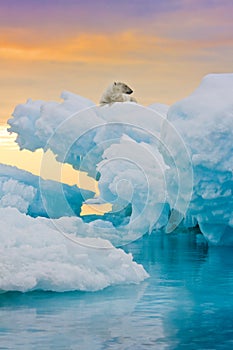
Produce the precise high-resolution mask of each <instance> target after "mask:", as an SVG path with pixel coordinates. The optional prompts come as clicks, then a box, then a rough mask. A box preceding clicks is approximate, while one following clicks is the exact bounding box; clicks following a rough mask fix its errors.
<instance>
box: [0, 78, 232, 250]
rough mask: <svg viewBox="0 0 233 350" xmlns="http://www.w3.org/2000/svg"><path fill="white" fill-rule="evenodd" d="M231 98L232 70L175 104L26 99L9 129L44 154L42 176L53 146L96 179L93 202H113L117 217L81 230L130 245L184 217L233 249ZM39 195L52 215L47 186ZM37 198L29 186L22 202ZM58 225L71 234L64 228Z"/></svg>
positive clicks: (58, 154) (74, 98)
mask: <svg viewBox="0 0 233 350" xmlns="http://www.w3.org/2000/svg"><path fill="white" fill-rule="evenodd" d="M232 96H233V74H216V75H209V76H207V77H205V78H204V79H203V81H202V83H201V85H200V87H199V88H198V89H197V90H196V91H194V93H193V94H192V95H191V96H189V97H187V98H186V99H184V100H182V101H180V102H177V103H176V104H174V105H173V106H171V107H170V108H168V106H165V105H161V104H153V105H151V106H149V107H147V108H145V107H143V106H140V105H137V104H135V103H115V104H113V105H111V106H108V105H107V106H104V107H101V106H95V105H94V104H93V103H92V102H91V101H89V100H86V99H84V98H82V97H79V96H76V95H74V94H71V93H68V92H65V93H63V94H62V97H63V99H64V102H62V103H56V102H43V101H31V100H28V101H27V103H26V104H22V105H19V106H17V107H16V109H15V111H14V114H13V118H12V119H10V120H9V125H10V131H12V132H16V133H17V135H18V136H17V142H18V144H19V145H20V147H21V148H22V149H23V148H27V149H30V150H35V149H37V148H43V149H44V150H45V155H44V157H43V161H42V167H41V176H42V177H43V171H44V170H45V169H47V168H48V167H47V165H48V162H49V157H47V152H46V151H47V150H51V151H52V152H53V153H54V154H55V155H56V157H57V159H58V160H59V161H60V162H62V163H63V162H66V163H70V164H71V165H72V166H73V167H74V168H76V169H81V170H84V171H86V172H88V173H89V174H90V175H91V176H93V177H95V178H96V179H98V181H99V189H100V195H99V198H97V199H95V201H97V202H100V203H104V202H110V203H112V208H113V213H112V214H110V215H109V217H108V218H107V220H109V221H106V217H105V221H104V220H101V218H98V220H96V221H93V222H90V223H88V224H85V225H87V226H85V229H83V230H79V231H80V232H83V233H80V234H79V235H78V236H84V235H85V232H86V235H87V236H88V237H89V238H91V237H92V238H93V237H101V238H104V239H109V240H110V241H111V242H112V243H113V244H114V245H122V244H125V243H127V242H129V241H130V240H133V239H136V238H138V237H140V236H141V235H143V234H144V233H146V232H151V231H152V230H154V229H160V228H165V229H166V231H167V232H171V231H172V230H173V229H174V228H175V227H177V225H179V224H180V223H181V221H182V222H183V225H185V226H187V227H193V226H195V225H197V224H198V225H199V227H200V229H201V231H202V233H203V234H204V236H205V237H206V238H207V240H208V241H209V242H210V243H212V244H216V245H221V244H229V245H230V244H233V234H232V233H233V217H232V212H233V210H232V209H233V196H232V188H233V180H232V172H233V169H232V168H233V152H232V151H233V146H232V145H233V143H232V136H233V132H232V130H233V107H232V106H233V97H232ZM58 190H59V191H60V192H61V188H58ZM40 191H41V196H42V197H43V199H44V203H45V210H46V212H47V216H48V217H50V216H52V214H53V207H52V205H51V204H50V202H49V200H48V198H49V192H48V191H47V188H46V184H45V183H41V186H40ZM32 196H33V189H30V190H28V193H27V198H23V200H24V201H25V202H27V201H30V200H31V197H32ZM63 197H66V196H64V193H62V194H61V196H60V199H61V201H63V203H64V206H65V204H66V198H63ZM83 198H84V201H87V202H88V199H89V198H90V197H89V198H88V196H86V194H85V193H84V195H83ZM89 200H90V199H89ZM7 202H9V198H8V199H7V198H5V203H7ZM3 206H6V205H5V204H4V203H3ZM25 206H26V204H25ZM61 207H63V205H61ZM64 215H66V214H64ZM111 215H112V216H111ZM124 215H126V220H124ZM76 219H78V218H76ZM59 220H60V219H59ZM70 220H74V221H72V222H75V218H72V219H70ZM78 220H79V219H78ZM113 220H114V224H113ZM58 222H61V221H58ZM59 225H60V224H59ZM75 225H78V226H79V224H77V222H76V223H75ZM59 229H60V230H61V231H62V230H64V228H63V226H62V225H61V227H60V228H59Z"/></svg>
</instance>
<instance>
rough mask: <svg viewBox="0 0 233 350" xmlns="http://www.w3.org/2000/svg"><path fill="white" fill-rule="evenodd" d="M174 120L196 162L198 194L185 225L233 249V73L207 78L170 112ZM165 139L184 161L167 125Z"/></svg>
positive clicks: (171, 118)
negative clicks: (232, 246)
mask: <svg viewBox="0 0 233 350" xmlns="http://www.w3.org/2000/svg"><path fill="white" fill-rule="evenodd" d="M168 121H169V123H171V124H172V125H173V126H174V127H175V128H176V130H177V131H178V132H179V133H180V135H181V137H182V139H183V140H184V143H185V145H186V147H187V149H188V151H189V153H190V155H191V160H192V167H193V174H194V177H193V181H194V182H193V195H192V199H191V202H190V206H189V210H188V212H187V213H186V219H185V221H184V224H185V225H186V226H188V227H190V226H193V225H195V224H197V223H198V225H199V227H200V229H201V231H202V233H203V234H204V236H205V237H206V239H207V240H208V241H209V242H211V243H213V244H217V245H222V244H224V245H232V244H233V74H211V75H208V76H206V77H204V79H203V80H202V82H201V85H200V86H199V87H198V88H197V89H196V90H195V91H194V92H193V94H192V95H191V96H189V97H187V98H186V99H184V100H182V101H180V102H177V103H175V104H174V105H173V106H172V107H171V108H170V109H169V111H168ZM162 139H163V140H164V143H165V144H166V145H168V146H169V147H170V148H172V147H173V148H174V150H175V152H174V159H175V161H178V159H179V158H180V156H181V153H179V150H177V147H176V143H175V142H174V141H175V140H174V139H173V138H172V137H171V133H170V130H169V124H168V123H167V124H166V122H165V124H164V130H163V135H162ZM171 169H172V165H171ZM168 172H169V171H168ZM173 189H174V187H171V188H170V195H171V196H172V192H173Z"/></svg>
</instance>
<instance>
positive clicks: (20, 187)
mask: <svg viewBox="0 0 233 350" xmlns="http://www.w3.org/2000/svg"><path fill="white" fill-rule="evenodd" d="M41 188H43V190H44V191H46V198H42V196H41ZM58 188H59V189H61V191H62V193H63V195H64V197H65V198H66V202H67V203H68V204H69V205H66V206H64V205H63V206H61V205H62V202H61V195H60V193H59V191H58ZM93 196H94V193H93V192H91V191H87V190H83V189H82V190H80V189H79V188H78V187H77V186H69V185H66V184H60V183H58V182H56V181H51V180H43V179H40V178H39V177H38V176H35V175H33V174H31V173H29V172H27V171H25V170H20V169H17V168H16V167H12V166H7V165H4V164H0V207H3V208H6V207H13V208H17V209H18V210H19V211H20V212H21V213H26V214H28V215H31V216H33V217H37V216H44V217H48V213H47V211H46V206H48V205H49V208H50V212H49V217H50V218H59V217H61V216H72V215H77V216H79V215H80V211H81V207H82V204H83V200H84V199H83V198H92V197H93ZM44 200H46V201H47V202H46V203H45V202H44Z"/></svg>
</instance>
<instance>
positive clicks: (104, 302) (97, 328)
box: [0, 232, 233, 350]
mask: <svg viewBox="0 0 233 350" xmlns="http://www.w3.org/2000/svg"><path fill="white" fill-rule="evenodd" d="M126 248H127V250H128V251H130V252H132V253H133V256H134V257H135V260H137V261H138V262H139V263H143V265H144V266H145V268H146V269H147V271H148V272H149V273H150V276H151V277H150V279H148V280H147V281H146V282H144V283H142V284H140V285H136V286H135V285H129V286H119V287H114V288H108V289H106V290H103V291H100V292H97V293H96V292H95V293H78V292H76V293H62V294H59V293H45V292H34V293H27V294H20V293H7V294H3V295H0V306H1V309H0V317H1V328H0V331H1V334H0V344H1V345H0V347H1V348H3V349H50V348H51V349H53V348H56V349H88V350H89V349H95V350H96V349H114V350H117V349H123V350H124V349H140V350H141V349H142V350H144V349H159V350H160V349H231V348H233V315H232V310H233V261H232V253H233V250H232V249H230V248H227V249H226V248H208V247H207V245H206V244H197V243H196V235H195V232H193V233H192V232H189V234H187V233H180V234H172V235H163V234H160V233H155V234H152V235H151V236H147V237H143V238H142V239H140V240H139V241H137V242H134V243H132V244H130V245H129V246H127V247H126Z"/></svg>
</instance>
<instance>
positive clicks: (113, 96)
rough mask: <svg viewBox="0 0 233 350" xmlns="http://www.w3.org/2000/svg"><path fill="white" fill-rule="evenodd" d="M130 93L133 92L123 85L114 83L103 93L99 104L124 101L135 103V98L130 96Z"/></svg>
mask: <svg viewBox="0 0 233 350" xmlns="http://www.w3.org/2000/svg"><path fill="white" fill-rule="evenodd" d="M132 93H133V90H132V89H131V88H130V87H129V86H128V85H126V84H125V83H121V82H114V83H113V84H111V85H109V87H108V88H107V89H106V90H105V91H104V93H103V95H102V97H101V99H100V104H101V105H104V104H111V103H114V102H126V101H131V102H137V101H136V100H135V98H133V97H132V96H130V95H131V94H132Z"/></svg>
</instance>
